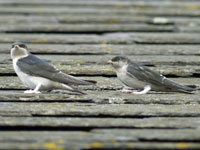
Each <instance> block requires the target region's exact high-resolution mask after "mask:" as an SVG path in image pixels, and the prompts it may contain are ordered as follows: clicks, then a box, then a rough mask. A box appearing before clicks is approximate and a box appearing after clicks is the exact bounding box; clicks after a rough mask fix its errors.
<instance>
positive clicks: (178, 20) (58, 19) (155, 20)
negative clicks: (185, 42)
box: [0, 14, 200, 27]
mask: <svg viewBox="0 0 200 150" xmlns="http://www.w3.org/2000/svg"><path fill="white" fill-rule="evenodd" d="M159 19H161V21H159ZM162 20H164V21H162ZM33 22H34V23H35V22H37V23H49V24H77V23H78V24H80V23H88V24H89V23H93V24H94V23H95V24H97V23H104V24H123V23H125V24H139V23H142V24H154V25H173V24H175V25H176V27H179V25H184V26H189V27H190V26H191V25H193V26H194V25H195V26H196V25H199V24H200V20H199V19H198V18H191V17H167V16H163V17H161V18H160V17H151V16H128V15H127V16H125V15H123V16H121V15H108V16H107V15H102V14H96V15H92V14H90V15H87V14H86V15H84V14H82V15H81V16H80V15H69V14H66V15H62V14H61V15H59V16H44V15H39V16H38V15H32V16H31V17H30V16H24V15H20V14H13V15H0V23H1V24H24V23H33Z"/></svg>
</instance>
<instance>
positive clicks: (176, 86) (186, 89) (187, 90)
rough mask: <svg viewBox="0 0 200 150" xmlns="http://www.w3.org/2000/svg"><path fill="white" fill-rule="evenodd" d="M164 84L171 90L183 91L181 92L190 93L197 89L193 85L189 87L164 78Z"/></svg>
mask: <svg viewBox="0 0 200 150" xmlns="http://www.w3.org/2000/svg"><path fill="white" fill-rule="evenodd" d="M164 85H165V86H166V87H169V88H170V89H171V90H172V91H178V92H183V93H188V94H192V93H194V92H195V91H196V90H197V89H196V88H194V87H189V86H186V85H181V84H179V83H176V82H174V81H171V80H169V79H165V80H164Z"/></svg>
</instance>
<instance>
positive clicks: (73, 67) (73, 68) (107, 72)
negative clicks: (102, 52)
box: [0, 62, 200, 77]
mask: <svg viewBox="0 0 200 150" xmlns="http://www.w3.org/2000/svg"><path fill="white" fill-rule="evenodd" d="M178 63H179V64H180V65H181V66H179V64H176V63H174V65H176V66H173V63H171V64H169V65H171V66H169V65H156V67H149V68H150V69H152V70H154V71H157V72H160V73H161V74H163V75H165V76H177V77H192V76H194V77H197V76H199V74H200V70H199V66H198V64H195V65H187V64H184V63H183V64H181V62H178ZM51 64H54V66H55V67H57V68H58V69H60V70H61V71H63V72H65V73H68V74H71V75H76V76H85V75H88V76H115V75H116V73H115V71H114V69H113V68H112V67H111V66H109V65H98V64H97V65H91V64H89V65H88V64H82V63H81V62H77V63H76V64H68V63H67V64H66V63H64V62H63V63H61V64H60V63H59V62H54V63H51ZM145 64H147V65H148V64H150V65H152V64H153V65H154V63H150V62H145ZM184 65H186V66H184ZM0 75H15V71H14V69H13V65H12V64H1V66H0Z"/></svg>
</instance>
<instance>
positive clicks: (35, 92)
mask: <svg viewBox="0 0 200 150" xmlns="http://www.w3.org/2000/svg"><path fill="white" fill-rule="evenodd" d="M24 93H28V94H40V93H41V92H40V91H35V90H26V91H24Z"/></svg>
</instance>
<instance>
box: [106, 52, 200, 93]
mask: <svg viewBox="0 0 200 150" xmlns="http://www.w3.org/2000/svg"><path fill="white" fill-rule="evenodd" d="M108 63H110V64H111V65H112V66H113V68H114V69H115V70H116V74H117V77H118V79H119V80H120V81H121V82H122V83H123V85H124V88H123V89H122V92H127V93H133V94H146V93H148V92H149V91H150V90H153V91H164V92H183V93H193V92H194V91H195V90H197V89H195V88H192V87H188V86H185V85H181V84H179V83H176V82H174V81H172V80H169V79H167V78H166V77H165V76H163V75H162V74H160V73H157V72H155V71H152V70H150V69H149V68H147V67H145V66H142V65H139V64H136V63H134V62H132V61H131V60H130V59H128V58H127V57H124V56H116V57H114V58H112V59H111V60H109V61H108ZM133 89H135V90H137V91H135V90H133Z"/></svg>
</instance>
